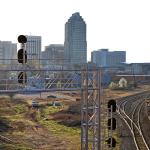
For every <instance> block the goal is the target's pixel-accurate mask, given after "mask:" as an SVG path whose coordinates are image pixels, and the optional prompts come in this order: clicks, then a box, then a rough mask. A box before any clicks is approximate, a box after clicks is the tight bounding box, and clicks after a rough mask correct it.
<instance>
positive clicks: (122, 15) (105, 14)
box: [0, 0, 150, 62]
mask: <svg viewBox="0 0 150 150" xmlns="http://www.w3.org/2000/svg"><path fill="white" fill-rule="evenodd" d="M74 12H80V15H81V16H82V17H83V18H84V20H85V22H86V24H87V44H88V58H90V53H91V51H93V50H97V49H101V48H109V49H110V50H111V51H113V50H126V51H127V62H150V0H0V40H2V41H3V40H10V41H13V42H17V36H18V35H19V34H29V35H30V34H31V35H41V36H42V47H43V48H42V49H43V50H44V46H46V45H49V44H55V43H64V24H65V22H66V21H67V20H68V18H69V17H70V16H71V14H72V13H74Z"/></svg>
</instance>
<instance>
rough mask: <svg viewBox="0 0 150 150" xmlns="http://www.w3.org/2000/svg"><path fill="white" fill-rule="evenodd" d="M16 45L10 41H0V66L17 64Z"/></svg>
mask: <svg viewBox="0 0 150 150" xmlns="http://www.w3.org/2000/svg"><path fill="white" fill-rule="evenodd" d="M12 59H17V44H15V43H12V42H11V41H0V64H2V65H5V64H6V65H7V64H9V65H11V64H14V63H17V60H12Z"/></svg>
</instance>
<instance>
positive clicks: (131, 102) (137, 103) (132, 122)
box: [117, 92, 150, 150]
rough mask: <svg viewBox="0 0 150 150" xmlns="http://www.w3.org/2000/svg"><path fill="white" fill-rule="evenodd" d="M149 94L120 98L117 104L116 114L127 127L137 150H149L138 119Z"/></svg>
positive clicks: (149, 96) (143, 93)
mask: <svg viewBox="0 0 150 150" xmlns="http://www.w3.org/2000/svg"><path fill="white" fill-rule="evenodd" d="M147 98H150V92H142V93H138V94H135V95H133V96H128V97H125V98H122V99H121V100H120V101H119V102H118V103H117V113H118V114H119V116H120V118H121V119H122V120H123V121H124V122H125V123H126V125H127V126H128V128H129V130H130V132H131V134H132V137H133V140H134V143H135V147H136V149H137V150H150V148H149V146H148V144H147V142H146V140H145V136H144V133H143V130H142V127H141V122H140V117H141V114H142V108H143V106H144V103H145V100H146V99H147Z"/></svg>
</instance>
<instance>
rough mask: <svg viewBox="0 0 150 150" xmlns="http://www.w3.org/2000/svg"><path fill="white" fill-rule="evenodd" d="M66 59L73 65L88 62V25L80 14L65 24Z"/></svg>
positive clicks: (73, 16) (75, 14)
mask: <svg viewBox="0 0 150 150" xmlns="http://www.w3.org/2000/svg"><path fill="white" fill-rule="evenodd" d="M64 58H65V63H67V64H71V65H76V64H78V65H81V64H84V63H86V62H87V42H86V23H85V21H84V20H83V18H82V17H81V16H80V14H79V13H78V12H77V13H74V14H72V16H71V17H70V18H69V19H68V21H67V22H66V24H65V43H64Z"/></svg>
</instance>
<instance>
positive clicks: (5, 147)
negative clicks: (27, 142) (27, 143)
mask: <svg viewBox="0 0 150 150" xmlns="http://www.w3.org/2000/svg"><path fill="white" fill-rule="evenodd" d="M0 150H32V149H31V148H28V147H24V146H21V145H13V144H0Z"/></svg>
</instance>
